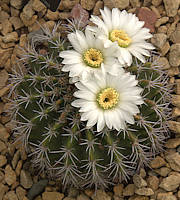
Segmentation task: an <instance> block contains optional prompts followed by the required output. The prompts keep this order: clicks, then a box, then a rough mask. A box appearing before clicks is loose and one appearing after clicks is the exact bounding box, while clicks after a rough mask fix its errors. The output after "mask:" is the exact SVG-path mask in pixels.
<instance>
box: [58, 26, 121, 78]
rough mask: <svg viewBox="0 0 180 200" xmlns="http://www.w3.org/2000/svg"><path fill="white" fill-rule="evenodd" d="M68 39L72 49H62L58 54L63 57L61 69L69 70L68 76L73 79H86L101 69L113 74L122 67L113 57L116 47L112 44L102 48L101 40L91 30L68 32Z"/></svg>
mask: <svg viewBox="0 0 180 200" xmlns="http://www.w3.org/2000/svg"><path fill="white" fill-rule="evenodd" d="M68 39H69V41H70V43H71V44H72V46H73V48H74V50H67V51H62V52H60V54H59V56H60V57H62V58H64V60H63V62H62V63H63V64H65V65H64V67H63V68H62V71H65V72H70V73H69V76H70V77H73V79H72V80H73V81H74V80H78V79H83V80H86V79H88V78H90V77H91V75H92V74H94V73H95V74H96V75H98V74H99V73H101V71H103V72H104V73H106V72H108V73H110V74H114V75H115V74H117V72H118V70H119V68H121V67H122V66H121V65H120V64H119V62H118V60H117V58H116V57H115V54H116V50H117V48H116V47H115V46H113V45H112V46H111V47H109V48H104V44H103V41H102V40H100V39H98V38H96V37H95V36H94V34H93V33H92V32H91V31H88V30H85V34H84V33H83V32H81V31H76V33H71V34H69V35H68Z"/></svg>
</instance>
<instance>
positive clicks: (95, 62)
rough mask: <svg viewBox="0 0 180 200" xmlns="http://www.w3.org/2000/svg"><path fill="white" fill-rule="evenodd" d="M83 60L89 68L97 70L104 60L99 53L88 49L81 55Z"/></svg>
mask: <svg viewBox="0 0 180 200" xmlns="http://www.w3.org/2000/svg"><path fill="white" fill-rule="evenodd" d="M83 60H84V62H85V63H86V65H88V66H89V67H93V68H98V67H100V66H101V63H102V62H103V60H104V59H103V55H102V53H101V51H99V50H97V49H93V48H90V49H88V50H87V51H85V53H84V54H83Z"/></svg>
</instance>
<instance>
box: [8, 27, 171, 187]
mask: <svg viewBox="0 0 180 200" xmlns="http://www.w3.org/2000/svg"><path fill="white" fill-rule="evenodd" d="M68 48H70V45H69V44H68V42H67V41H63V40H61V37H60V33H59V32H58V26H56V27H55V28H54V29H53V31H52V33H50V32H49V31H47V30H45V33H44V35H36V36H34V38H33V39H32V44H31V46H30V47H29V49H28V51H27V53H26V55H24V59H22V60H24V62H25V68H26V70H25V71H26V72H24V71H23V70H21V68H19V70H18V72H15V73H14V74H12V75H11V83H12V85H13V87H12V93H13V98H14V99H13V101H12V104H13V106H12V110H13V111H14V112H12V110H11V113H12V116H13V120H14V121H15V122H16V124H17V126H16V129H15V132H14V135H15V136H16V140H21V143H22V145H24V146H25V147H26V149H27V151H28V152H29V155H30V156H32V157H31V158H32V164H33V166H34V167H35V168H36V169H37V170H38V171H39V172H40V173H41V172H45V173H46V174H47V175H48V176H50V177H51V178H53V179H57V178H59V179H61V180H62V183H63V186H64V188H66V187H67V186H68V185H73V186H75V187H95V188H101V187H103V188H106V187H108V186H109V185H110V184H113V183H117V182H120V181H122V180H127V179H128V178H129V176H130V175H132V174H133V173H135V172H137V170H139V169H140V167H142V166H147V165H148V164H149V161H150V160H151V158H152V157H153V156H154V155H156V154H157V153H159V152H160V151H162V149H163V144H164V141H165V139H166V138H167V137H168V128H167V124H166V122H167V120H168V118H169V117H170V111H171V110H170V108H169V102H170V94H169V91H170V88H169V86H168V76H167V74H166V72H164V71H162V70H161V66H159V65H158V64H157V63H156V59H154V58H153V56H152V58H151V59H149V60H147V62H146V63H145V64H142V63H140V62H139V61H137V60H134V62H133V64H132V65H131V66H129V67H126V68H125V70H126V71H128V72H130V73H131V74H134V75H136V77H137V79H138V83H139V84H138V85H139V87H142V88H143V89H144V90H143V94H142V96H143V99H144V104H143V105H141V106H139V109H140V113H139V114H138V115H136V116H134V118H135V124H133V125H131V124H127V129H126V131H119V132H118V131H116V130H109V129H108V128H104V129H103V131H101V132H97V131H96V129H95V128H94V127H92V128H90V129H87V128H86V124H85V123H84V122H82V121H80V114H79V112H78V109H77V108H74V107H72V106H71V102H72V101H73V100H74V99H75V97H73V93H74V91H76V90H77V89H76V88H75V86H74V85H73V84H70V83H69V77H68V74H67V73H64V72H62V71H61V68H62V66H63V65H62V63H61V62H62V59H61V58H60V57H59V56H58V55H59V53H60V51H62V50H63V49H68Z"/></svg>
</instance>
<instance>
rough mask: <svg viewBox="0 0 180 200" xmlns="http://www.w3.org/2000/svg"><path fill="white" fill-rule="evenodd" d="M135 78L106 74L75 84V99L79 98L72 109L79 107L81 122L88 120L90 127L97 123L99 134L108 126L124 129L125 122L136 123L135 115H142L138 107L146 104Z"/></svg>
mask: <svg viewBox="0 0 180 200" xmlns="http://www.w3.org/2000/svg"><path fill="white" fill-rule="evenodd" d="M137 83H138V81H137V80H135V75H130V73H129V72H128V73H125V72H124V70H120V71H119V73H118V74H117V76H114V75H111V74H106V75H102V77H101V79H98V78H97V77H95V76H93V78H92V79H91V80H88V81H86V82H78V83H76V84H75V85H76V87H77V88H78V89H79V90H78V91H76V92H75V93H74V96H75V97H77V98H79V99H77V100H75V101H73V102H72V106H74V107H80V110H79V112H81V113H82V114H81V120H82V121H86V120H87V127H92V126H94V125H95V124H96V123H97V131H98V132H99V131H101V130H102V129H103V128H104V126H105V125H106V126H107V127H108V128H109V129H112V128H114V129H116V130H118V131H119V130H125V129H126V123H125V122H127V123H130V124H134V123H135V121H134V117H133V115H135V114H137V113H139V109H138V106H137V105H140V104H142V103H143V100H142V97H141V95H140V93H141V92H142V88H140V87H137Z"/></svg>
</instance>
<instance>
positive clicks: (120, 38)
mask: <svg viewBox="0 0 180 200" xmlns="http://www.w3.org/2000/svg"><path fill="white" fill-rule="evenodd" d="M109 39H110V40H111V41H112V42H115V41H117V42H118V45H119V46H120V47H124V48H126V47H128V46H129V45H130V44H131V42H132V40H131V38H130V37H128V34H127V33H126V32H125V31H123V30H116V29H115V30H113V31H111V32H110V34H109Z"/></svg>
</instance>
